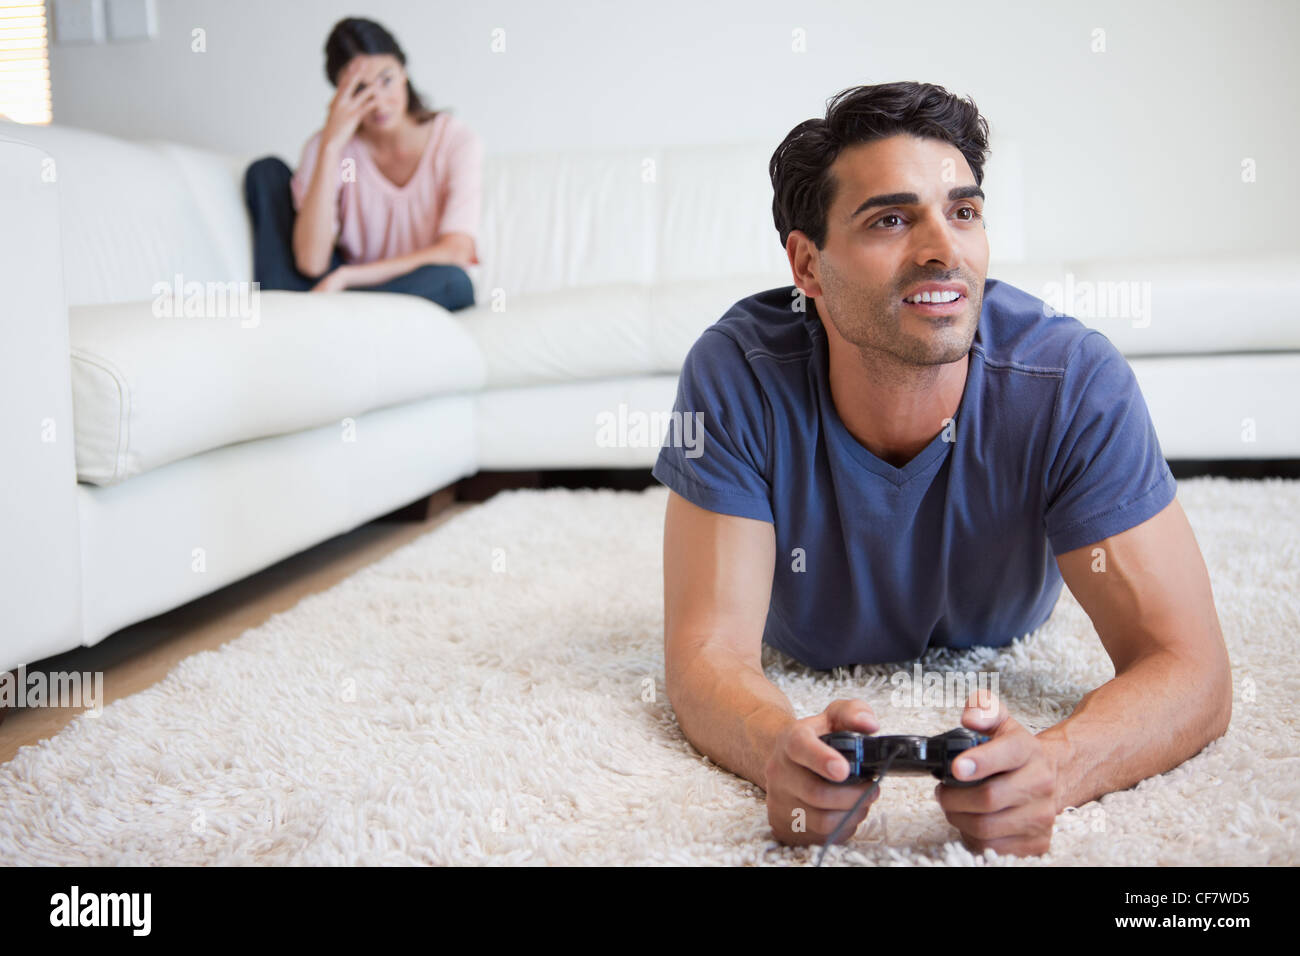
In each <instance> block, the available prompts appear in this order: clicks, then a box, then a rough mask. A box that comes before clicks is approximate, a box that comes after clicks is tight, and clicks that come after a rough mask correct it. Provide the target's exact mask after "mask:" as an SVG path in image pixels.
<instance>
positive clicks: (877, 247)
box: [800, 135, 989, 366]
mask: <svg viewBox="0 0 1300 956" xmlns="http://www.w3.org/2000/svg"><path fill="white" fill-rule="evenodd" d="M831 174H832V176H833V177H834V179H835V183H836V189H835V198H834V200H833V201H832V203H831V208H830V212H829V214H828V216H827V232H826V242H825V246H824V247H823V248H822V249H821V250H820V252H818V251H817V250H816V249H815V248H814V247H813V246H812V243H811V242H810V241H807V240H806V238H805V239H804V241H806V242H807V245H808V248H809V249H811V250H812V256H813V259H812V262H811V263H810V268H811V269H812V271H813V273H814V275H815V276H816V278H817V283H816V284H817V285H818V286H820V293H821V294H820V295H817V290H816V289H808V290H806V291H808V292H809V294H812V295H814V296H815V297H816V300H817V306H818V311H819V313H820V314H821V315H822V316H823V317H824V318H825V319H827V320H829V321H831V322H833V323H834V326H835V329H836V331H838V332H839V334H840V335H841V336H842V337H843V338H844V339H846V340H847V341H848V342H850V343H852V344H853V345H855V346H858V347H859V348H869V349H875V350H879V351H881V352H884V353H886V354H888V355H890V356H892V357H894V358H895V359H896V360H897V361H899V362H902V363H905V364H908V365H918V366H920V365H941V364H947V363H950V362H956V361H960V360H961V358H962V356H964V355H965V354H966V353H967V352H969V351H970V346H971V342H972V341H973V340H974V338H975V329H976V327H977V325H978V323H979V315H980V308H981V306H982V304H983V298H984V278H985V275H986V274H987V272H988V261H989V245H988V236H987V234H986V233H985V231H984V218H983V214H984V198H983V194H982V192H980V191H979V187H978V186H976V184H975V176H974V174H973V173H972V172H971V169H970V165H969V164H968V163H967V162H966V159H965V157H963V156H962V154H961V151H960V150H958V149H957V148H956V147H955V146H951V145H949V144H948V143H944V142H941V141H939V140H934V139H923V138H919V137H914V136H907V135H898V136H891V137H889V138H887V139H882V140H877V141H875V142H872V143H863V144H859V145H856V146H851V147H849V148H847V149H845V150H843V151H842V152H841V153H840V155H839V156H837V157H836V159H835V162H834V163H833V164H832V166H831ZM800 235H802V234H800ZM935 282H937V283H942V284H944V285H955V286H957V287H959V289H958V291H959V292H960V293H961V297H960V298H959V299H957V300H956V301H955V302H954V303H952V304H937V303H932V304H928V305H927V304H921V305H911V304H908V303H907V302H905V301H904V296H907V295H909V294H910V293H912V292H913V291H914V290H916V289H918V288H919V287H922V286H925V285H927V284H928V283H935ZM932 297H933V296H932Z"/></svg>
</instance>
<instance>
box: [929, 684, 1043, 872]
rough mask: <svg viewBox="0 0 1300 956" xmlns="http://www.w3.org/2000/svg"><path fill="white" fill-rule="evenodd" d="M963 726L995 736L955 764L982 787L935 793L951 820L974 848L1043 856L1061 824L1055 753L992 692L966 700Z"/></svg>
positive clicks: (941, 789)
mask: <svg viewBox="0 0 1300 956" xmlns="http://www.w3.org/2000/svg"><path fill="white" fill-rule="evenodd" d="M961 722H962V725H963V726H965V727H969V728H970V729H971V730H974V731H977V732H979V733H982V734H987V735H988V736H989V737H991V738H993V739H992V740H990V741H989V742H988V743H986V744H981V745H980V746H978V747H975V748H972V749H971V750H968V751H966V752H965V753H964V754H962V755H961V756H960V757H958V758H957V759H956V760H955V761H953V765H952V775H953V776H954V777H956V778H957V779H959V780H983V781H984V782H983V783H981V784H980V785H979V786H976V787H945V786H944V785H943V784H939V785H938V786H937V787H935V790H934V794H935V797H937V798H938V800H939V806H940V807H942V808H943V813H944V816H946V817H947V818H948V822H949V823H951V824H952V825H953V826H955V827H956V828H957V829H958V830H960V831H961V838H962V842H963V843H964V844H966V847H967V849H969V850H970V851H971V852H972V853H983V852H984V850H986V849H992V850H994V851H996V852H998V853H1001V854H1005V855H1010V856H1038V855H1040V854H1043V853H1046V852H1047V851H1048V849H1049V848H1050V847H1051V843H1052V827H1053V826H1054V825H1055V823H1056V807H1057V796H1058V794H1057V788H1058V786H1059V785H1058V782H1057V771H1056V762H1055V758H1054V756H1053V752H1052V751H1051V750H1049V749H1048V747H1047V746H1046V745H1045V744H1044V743H1043V742H1042V741H1041V740H1039V739H1038V738H1037V737H1035V736H1034V735H1033V734H1031V733H1030V732H1029V731H1028V730H1026V729H1025V728H1024V727H1022V726H1021V725H1020V724H1018V723H1017V722H1016V721H1014V720H1012V719H1011V717H1010V715H1009V714H1008V713H1007V709H1006V707H1005V706H1004V705H1003V704H1002V702H1001V701H999V700H998V699H997V697H996V696H995V695H993V694H992V693H989V692H988V691H985V690H981V691H976V692H975V693H974V694H972V695H971V697H970V699H969V700H968V701H967V703H966V710H965V712H964V713H963V714H962V718H961Z"/></svg>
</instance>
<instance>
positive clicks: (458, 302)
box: [410, 264, 474, 312]
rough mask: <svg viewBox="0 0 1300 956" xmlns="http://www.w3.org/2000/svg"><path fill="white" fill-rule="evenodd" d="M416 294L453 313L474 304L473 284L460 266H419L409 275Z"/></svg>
mask: <svg viewBox="0 0 1300 956" xmlns="http://www.w3.org/2000/svg"><path fill="white" fill-rule="evenodd" d="M410 278H411V282H412V285H413V286H414V288H415V289H417V290H418V294H419V295H422V296H424V297H425V298H426V299H429V300H431V301H433V302H436V303H438V305H440V306H442V307H443V308H444V309H447V310H448V311H450V312H455V311H456V310H457V309H465V308H468V307H470V306H471V305H473V304H474V283H473V282H471V281H470V278H469V273H467V272H466V271H465V270H464V269H462V268H461V267H460V266H453V265H446V264H439V265H427V266H420V267H419V268H418V269H414V270H412V271H411V273H410Z"/></svg>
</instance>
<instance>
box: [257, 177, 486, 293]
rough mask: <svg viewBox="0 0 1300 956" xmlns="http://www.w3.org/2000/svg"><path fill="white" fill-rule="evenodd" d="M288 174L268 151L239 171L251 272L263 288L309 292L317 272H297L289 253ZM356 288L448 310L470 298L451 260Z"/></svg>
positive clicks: (333, 261)
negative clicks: (400, 294)
mask: <svg viewBox="0 0 1300 956" xmlns="http://www.w3.org/2000/svg"><path fill="white" fill-rule="evenodd" d="M292 178H293V173H292V171H291V170H290V169H289V167H288V166H286V165H285V164H284V162H283V161H282V160H279V159H277V158H276V157H274V156H267V157H265V158H263V159H259V160H257V161H256V162H255V163H253V164H252V165H250V166H249V167H248V171H247V172H245V173H244V201H245V202H246V203H247V204H248V212H249V214H250V215H251V216H252V219H253V278H254V280H256V281H257V282H258V283H260V288H263V289H268V290H269V289H287V290H289V291H290V292H309V291H310V290H311V288H312V286H314V285H315V284H316V283H317V282H318V281H319V280H320V278H321V277H320V276H317V277H316V278H314V279H313V278H311V277H310V276H305V275H303V274H302V273H301V272H299V271H298V267H297V264H296V263H295V262H294V259H293V223H294V219H295V218H296V213H295V212H294V208H293V196H292V194H291V193H290V192H289V180H290V179H292ZM341 265H343V257H342V255H341V254H340V252H339V250H338V247H335V249H334V253H333V255H332V256H331V257H330V267H329V271H330V272H333V271H334V270H335V269H337V268H338V267H339V266H341ZM356 291H358V292H404V293H406V294H408V295H419V296H423V297H424V298H426V299H428V300H429V301H430V302H436V303H437V304H438V305H440V306H442V307H443V308H444V309H447V310H449V311H451V312H455V311H456V310H457V309H464V308H467V307H469V306H471V305H473V304H474V286H473V285H472V284H471V283H470V281H469V276H468V275H467V274H466V272H465V270H464V269H462V268H461V267H460V266H453V265H427V266H419V267H418V268H415V269H412V270H411V271H410V272H408V273H406V274H405V275H400V276H397V277H396V278H393V279H389V280H388V281H387V282H384V283H382V284H380V285H370V286H358V287H356Z"/></svg>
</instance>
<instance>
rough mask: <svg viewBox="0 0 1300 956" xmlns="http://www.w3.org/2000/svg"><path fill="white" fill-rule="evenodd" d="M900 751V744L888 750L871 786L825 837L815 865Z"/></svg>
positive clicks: (878, 782) (817, 864) (901, 750)
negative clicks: (887, 754)
mask: <svg viewBox="0 0 1300 956" xmlns="http://www.w3.org/2000/svg"><path fill="white" fill-rule="evenodd" d="M902 752H903V747H902V745H901V744H900V745H898V746H895V747H894V748H893V750H891V751H890V753H889V756H888V757H887V758H886V759H885V762H884V764H883V765H882V766H881V768H880V772H879V773H878V774H876V779H875V780H873V781H872V782H871V786H869V787H867V789H866V790H863V791H862V796H860V797H858V802H857V803H855V804H853V809H851V810H850V811H849V812H848V813H846V814H844V818H843V819H842V820H840V822H839V824H838V825H837V826H836V827H835V829H834V830H832V831H831V835H830V836H828V837H827V838H826V842H825V843H823V844H822V851H821V853H819V854H818V855H817V862H816V864H814V865H815V866H821V865H822V860H824V859H826V851H827V850H829V849H830V848H831V844H832V843H834V842H835V841H836V840H837V839H839V836H840V834H841V833H843V832H844V828H845V827H847V826H848V825H849V821H850V820H852V819H853V815H854V814H855V813H857V812H858V811H859V810H861V809H862V804H863V803H865V802H866V801H867V799H868V798H869V797H870V796H871V795H872V794H873V793H876V792H878V791H879V790H880V781H881V780H884V779H885V774H886V773H888V772H889V765H890V764H892V763H893V762H894V758H895V757H897V756H898V755H899V754H901V753H902Z"/></svg>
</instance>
